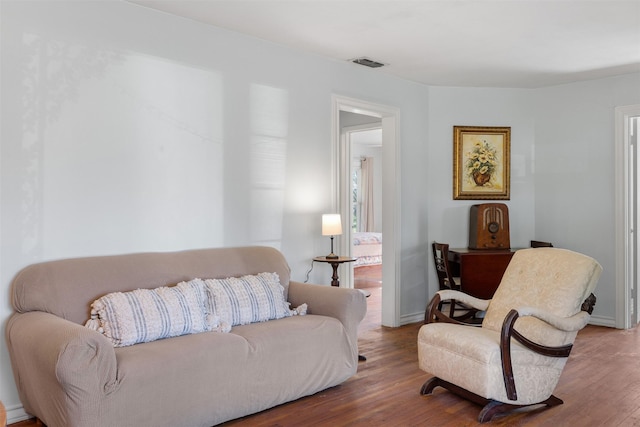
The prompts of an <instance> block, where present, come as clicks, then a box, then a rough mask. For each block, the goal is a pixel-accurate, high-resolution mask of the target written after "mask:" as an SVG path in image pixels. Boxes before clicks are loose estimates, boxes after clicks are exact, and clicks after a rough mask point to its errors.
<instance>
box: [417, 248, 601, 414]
mask: <svg viewBox="0 0 640 427" xmlns="http://www.w3.org/2000/svg"><path fill="white" fill-rule="evenodd" d="M601 272H602V267H601V266H600V264H598V262H597V261H595V260H594V259H593V258H590V257H588V256H585V255H582V254H579V253H576V252H572V251H569V250H566V249H558V248H539V249H523V250H519V251H517V252H516V253H515V254H514V256H513V258H512V260H511V262H510V264H509V266H508V267H507V270H506V271H505V273H504V276H503V278H502V281H501V283H500V286H499V287H498V289H497V290H496V293H495V294H494V296H493V298H492V299H491V300H481V299H478V298H474V297H472V296H470V295H467V294H464V293H462V292H459V291H455V290H443V291H439V292H438V293H437V294H436V295H435V296H434V298H433V299H432V300H431V302H430V304H429V308H428V313H427V317H428V321H429V323H428V324H426V325H424V326H422V328H421V329H420V332H419V334H418V357H419V364H420V368H421V369H422V370H424V371H426V372H429V373H431V374H433V375H435V376H434V377H433V378H431V379H429V380H428V381H427V382H425V383H424V385H423V386H422V389H421V390H420V393H421V394H423V395H428V394H431V392H432V391H433V390H434V388H435V387H438V386H440V387H443V388H445V389H447V390H449V391H451V392H453V393H455V394H457V395H459V396H461V397H463V398H466V399H468V400H470V401H472V402H474V403H477V404H480V405H483V406H484V408H483V409H482V411H481V412H480V414H479V416H478V421H479V422H481V423H484V422H487V421H490V420H491V419H492V418H493V417H494V416H495V415H497V414H502V413H506V412H509V411H511V410H513V409H516V408H522V407H527V406H532V405H536V406H538V405H546V406H547V407H552V406H556V405H560V404H562V403H563V402H562V400H560V399H559V398H557V397H556V396H553V394H552V393H553V391H554V389H555V387H556V385H557V383H558V380H559V379H560V374H561V373H562V370H563V368H564V365H565V363H566V361H567V358H568V356H569V353H570V352H571V348H572V345H573V341H574V340H575V337H576V335H577V333H578V331H579V330H580V329H582V328H583V327H584V326H586V324H587V323H588V321H589V318H590V314H591V312H592V311H593V306H594V305H595V296H594V295H593V293H592V291H593V290H594V289H595V287H596V284H597V282H598V279H599V277H600V274H601ZM449 299H455V300H456V301H459V302H462V303H464V304H465V305H468V306H471V307H474V308H475V309H478V310H486V315H485V318H484V321H483V323H482V326H481V327H477V326H473V325H467V324H464V323H462V322H460V321H457V320H455V319H451V318H450V317H449V316H447V315H446V314H445V313H443V312H442V311H441V310H440V309H439V307H440V305H441V302H442V301H443V300H449ZM512 338H513V340H512Z"/></svg>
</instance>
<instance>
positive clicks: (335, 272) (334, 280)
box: [330, 262, 340, 286]
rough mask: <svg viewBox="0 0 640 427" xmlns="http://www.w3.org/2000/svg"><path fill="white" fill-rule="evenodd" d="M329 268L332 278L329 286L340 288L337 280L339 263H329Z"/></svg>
mask: <svg viewBox="0 0 640 427" xmlns="http://www.w3.org/2000/svg"><path fill="white" fill-rule="evenodd" d="M330 264H331V267H333V276H331V286H340V280H338V279H339V278H338V266H339V265H340V263H339V262H331V263H330Z"/></svg>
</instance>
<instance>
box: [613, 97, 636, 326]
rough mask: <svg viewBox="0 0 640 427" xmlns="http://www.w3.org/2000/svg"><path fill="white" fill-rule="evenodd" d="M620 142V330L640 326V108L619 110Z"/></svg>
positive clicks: (618, 200) (618, 184)
mask: <svg viewBox="0 0 640 427" xmlns="http://www.w3.org/2000/svg"><path fill="white" fill-rule="evenodd" d="M615 133H616V135H615V139H616V251H615V254H616V256H615V259H616V327H617V328H623V329H627V328H632V327H634V326H635V325H637V324H638V323H640V298H639V296H640V293H639V292H638V266H639V265H640V260H639V259H638V257H639V256H640V250H639V248H638V240H639V239H638V237H637V229H638V226H639V225H640V206H639V205H638V203H639V202H640V195H639V194H638V189H639V188H640V181H639V180H640V171H639V170H638V168H639V165H640V158H639V157H640V150H638V134H639V133H640V105H630V106H625V107H617V108H616V109H615Z"/></svg>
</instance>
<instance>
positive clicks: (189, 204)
mask: <svg viewBox="0 0 640 427" xmlns="http://www.w3.org/2000/svg"><path fill="white" fill-rule="evenodd" d="M0 7H1V8H2V9H1V11H0V12H1V22H0V24H1V27H0V28H1V31H2V34H1V46H0V47H1V49H0V52H1V55H2V58H1V59H2V75H1V92H2V111H1V116H0V117H1V119H2V129H1V141H0V142H1V145H0V245H1V246H0V287H1V288H2V289H4V291H3V292H1V293H0V322H1V324H2V333H3V335H4V326H5V324H6V319H7V318H8V317H9V315H10V313H11V305H10V301H9V287H10V283H11V280H12V278H13V277H14V276H15V274H16V273H17V272H18V271H19V270H20V269H21V268H22V267H24V266H26V265H28V264H31V263H34V262H37V261H42V260H50V259H56V258H62V257H73V256H85V255H99V254H113V253H126V252H136V251H166V250H180V249H185V248H196V247H210V246H232V245H246V244H266V245H271V246H275V247H277V248H279V249H281V250H282V251H283V252H284V254H285V256H286V257H287V259H288V261H289V263H290V266H291V268H292V277H293V279H295V280H304V278H305V273H306V271H307V270H308V268H309V265H310V262H311V259H312V258H313V256H316V255H318V254H322V253H324V251H325V250H326V245H327V241H326V238H323V237H322V236H321V231H320V218H321V214H322V213H324V212H327V211H328V210H329V209H330V208H331V201H332V197H331V191H332V188H331V178H332V177H331V158H330V156H331V154H330V153H331V96H332V94H338V95H342V96H347V97H353V98H359V99H363V100H366V101H370V102H374V103H378V104H383V105H390V106H394V107H397V108H399V109H400V111H401V112H402V119H401V120H402V121H401V123H400V132H401V135H402V141H401V144H402V159H401V162H402V166H403V168H402V170H401V172H400V174H399V176H398V177H397V179H401V180H402V182H403V183H405V184H407V183H412V182H416V181H420V182H425V172H424V171H423V169H421V168H416V166H419V162H415V161H414V159H424V158H425V154H424V153H425V139H424V136H425V135H426V130H427V117H426V111H427V103H426V100H427V94H428V88H426V87H424V86H421V85H417V84H414V83H410V82H406V81H403V80H399V79H395V78H391V77H388V76H385V75H384V74H383V73H380V72H378V71H376V70H371V69H367V68H363V67H361V66H357V65H354V64H351V63H347V62H346V61H345V62H341V61H327V60H324V59H320V58H318V57H315V56H311V55H305V54H301V53H299V52H295V51H291V50H288V49H284V48H281V47H278V46H275V45H273V44H270V43H264V42H261V41H259V40H257V39H254V38H250V37H245V36H241V35H238V34H234V33H230V32H227V31H223V30H221V29H216V28H214V27H210V26H206V25H203V24H199V23H197V22H194V21H190V20H185V19H180V18H176V17H173V16H170V15H167V14H163V13H158V12H154V11H151V10H148V9H145V8H142V7H140V6H136V5H132V4H129V3H124V2H120V1H107V2H62V1H56V2H46V1H45V2H11V1H3V2H2V3H1V6H0ZM407 188H408V189H407V191H404V192H403V194H402V196H403V209H404V211H403V212H405V213H403V216H402V218H401V221H402V222H403V223H406V224H407V226H406V228H405V229H404V232H403V235H402V236H401V239H402V265H401V266H400V268H401V271H402V275H403V281H402V282H403V283H402V286H404V285H405V283H406V284H407V286H411V287H417V288H422V289H425V288H426V272H425V271H424V269H423V263H424V259H425V257H426V253H424V252H423V251H424V248H423V247H422V246H421V245H423V242H425V241H426V240H427V236H426V229H424V228H423V229H422V230H418V231H417V232H416V231H415V230H414V229H415V227H414V226H415V223H416V222H417V221H421V222H422V221H425V218H424V215H421V214H420V212H422V213H424V210H425V209H424V208H423V207H422V206H423V205H424V203H425V201H424V199H425V195H424V194H423V192H422V191H419V190H418V189H413V188H410V187H407ZM421 251H422V252H421ZM405 260H409V261H410V262H407V261H405ZM417 261H420V262H417ZM329 277H330V271H329V270H328V269H323V268H321V266H319V267H317V268H315V269H314V272H313V275H312V277H311V281H312V282H316V283H328V280H329ZM405 278H406V279H405ZM422 299H425V300H426V291H423V295H422ZM419 305H420V306H422V305H423V302H420V304H419ZM402 310H403V312H411V311H414V310H415V308H414V307H410V306H408V305H407V304H406V303H404V305H403V307H402ZM0 379H1V381H0V400H2V401H3V403H4V404H5V406H6V407H7V409H8V410H9V420H10V421H17V420H18V418H19V417H20V416H22V412H21V405H20V402H19V399H18V396H17V393H16V390H15V386H14V383H13V378H12V374H11V369H10V362H9V358H8V353H7V350H6V344H5V342H4V340H2V341H1V344H0Z"/></svg>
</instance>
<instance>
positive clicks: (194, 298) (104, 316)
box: [86, 280, 215, 347]
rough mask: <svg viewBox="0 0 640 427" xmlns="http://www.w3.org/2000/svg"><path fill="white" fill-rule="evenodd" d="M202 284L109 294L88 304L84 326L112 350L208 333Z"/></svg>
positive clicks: (210, 319) (191, 282)
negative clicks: (94, 332) (105, 338)
mask: <svg viewBox="0 0 640 427" xmlns="http://www.w3.org/2000/svg"><path fill="white" fill-rule="evenodd" d="M207 315H208V310H207V308H206V291H205V287H204V282H202V281H196V280H192V281H189V282H182V283H179V284H178V285H176V286H171V287H168V286H164V287H160V288H156V289H137V290H134V291H129V292H113V293H110V294H107V295H105V296H103V297H101V298H99V299H97V300H96V301H94V302H93V303H92V304H91V319H90V320H88V321H87V323H86V326H87V327H89V328H91V329H94V330H97V331H98V332H101V333H102V334H104V335H105V336H106V337H107V338H108V339H109V340H110V341H111V342H112V343H113V345H114V346H115V347H125V346H129V345H132V344H137V343H142V342H150V341H155V340H159V339H162V338H169V337H175V336H179V335H185V334H192V333H198V332H205V331H210V330H211V329H212V327H213V326H215V325H214V324H213V323H214V322H213V320H212V318H211V317H209V318H207Z"/></svg>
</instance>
